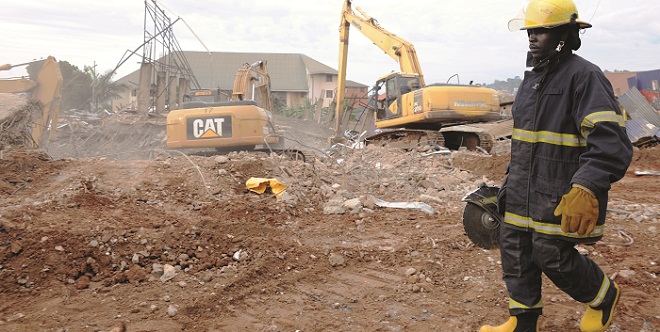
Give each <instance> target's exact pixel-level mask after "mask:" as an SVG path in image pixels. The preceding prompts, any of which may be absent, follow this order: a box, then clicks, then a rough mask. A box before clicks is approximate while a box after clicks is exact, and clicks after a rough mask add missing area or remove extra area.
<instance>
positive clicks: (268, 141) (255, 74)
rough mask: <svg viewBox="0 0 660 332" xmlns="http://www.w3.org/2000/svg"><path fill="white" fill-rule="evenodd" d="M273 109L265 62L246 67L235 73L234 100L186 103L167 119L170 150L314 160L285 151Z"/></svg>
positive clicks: (310, 155)
mask: <svg viewBox="0 0 660 332" xmlns="http://www.w3.org/2000/svg"><path fill="white" fill-rule="evenodd" d="M271 107H272V101H271V91H270V76H269V75H268V70H267V67H266V61H257V62H255V63H253V64H245V65H243V67H241V68H239V70H238V72H237V73H236V77H235V79H234V88H233V92H232V96H231V100H229V101H220V102H205V101H194V100H193V101H187V102H184V103H182V108H181V109H179V110H174V111H171V112H170V113H169V114H168V115H167V127H166V128H167V148H169V149H178V150H190V149H197V150H198V151H199V150H200V149H208V148H211V149H213V150H215V151H217V152H221V153H222V152H228V151H241V150H244V151H265V152H275V153H279V154H284V155H287V156H289V157H291V158H294V159H299V160H303V161H305V160H308V159H310V158H312V157H313V153H310V152H307V151H303V150H299V149H292V148H285V146H284V145H285V144H284V140H285V139H284V136H283V135H282V133H281V132H280V131H279V130H278V128H277V127H276V125H275V121H274V119H273V115H272V113H271ZM198 153H200V154H207V153H203V152H198Z"/></svg>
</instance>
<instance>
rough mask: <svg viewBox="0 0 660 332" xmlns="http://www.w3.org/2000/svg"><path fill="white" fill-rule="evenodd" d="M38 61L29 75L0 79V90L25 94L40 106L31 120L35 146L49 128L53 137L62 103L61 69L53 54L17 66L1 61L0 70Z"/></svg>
mask: <svg viewBox="0 0 660 332" xmlns="http://www.w3.org/2000/svg"><path fill="white" fill-rule="evenodd" d="M39 63H41V64H40V66H39V69H38V71H36V74H35V75H33V76H32V77H29V78H28V77H19V78H7V79H0V93H25V94H26V95H27V97H28V99H29V100H30V102H33V103H36V104H38V105H39V109H40V110H41V114H40V115H39V116H38V117H37V119H35V120H33V121H32V133H31V134H32V141H33V144H34V145H36V146H38V147H43V146H44V145H46V143H47V142H48V140H47V139H45V138H44V137H42V136H43V134H44V132H47V131H49V137H48V138H49V139H50V140H52V139H54V138H55V132H56V129H57V118H58V116H59V112H60V105H61V102H62V72H61V70H60V65H59V64H58V63H57V60H55V58H54V57H52V56H49V57H48V58H46V59H45V60H36V61H30V62H25V63H21V64H17V65H10V64H3V65H0V70H10V69H12V68H16V67H20V66H27V65H30V64H39Z"/></svg>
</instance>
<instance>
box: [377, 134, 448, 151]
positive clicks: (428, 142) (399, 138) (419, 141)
mask: <svg viewBox="0 0 660 332" xmlns="http://www.w3.org/2000/svg"><path fill="white" fill-rule="evenodd" d="M370 144H377V145H380V146H388V147H393V148H399V149H403V150H408V151H410V150H419V149H422V148H424V147H426V146H430V147H431V148H432V149H438V148H440V147H443V146H444V145H445V140H444V137H443V136H442V134H441V133H440V132H438V131H433V130H420V129H395V130H388V131H383V132H380V133H377V134H373V135H370V136H369V137H367V138H366V145H370Z"/></svg>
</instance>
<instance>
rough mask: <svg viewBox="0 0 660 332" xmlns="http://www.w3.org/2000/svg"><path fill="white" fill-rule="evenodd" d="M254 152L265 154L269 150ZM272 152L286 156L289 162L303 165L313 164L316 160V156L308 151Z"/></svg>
mask: <svg viewBox="0 0 660 332" xmlns="http://www.w3.org/2000/svg"><path fill="white" fill-rule="evenodd" d="M255 151H262V152H266V153H270V152H271V150H268V149H264V150H255ZM272 152H274V153H276V154H278V155H281V156H286V157H288V158H289V159H291V160H299V161H302V162H305V163H311V162H314V160H315V159H316V154H314V152H312V151H310V150H303V149H273V150H272Z"/></svg>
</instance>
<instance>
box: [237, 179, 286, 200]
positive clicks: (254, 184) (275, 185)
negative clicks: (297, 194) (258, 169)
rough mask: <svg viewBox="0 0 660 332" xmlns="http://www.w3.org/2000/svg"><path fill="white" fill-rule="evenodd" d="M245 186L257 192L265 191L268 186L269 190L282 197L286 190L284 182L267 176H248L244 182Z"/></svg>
mask: <svg viewBox="0 0 660 332" xmlns="http://www.w3.org/2000/svg"><path fill="white" fill-rule="evenodd" d="M245 187H247V189H248V190H250V191H253V192H255V193H257V194H263V193H265V192H266V189H267V188H268V187H270V189H271V191H272V192H273V194H275V197H277V198H280V197H282V195H284V191H285V190H286V184H284V183H282V182H280V181H278V180H277V179H267V178H250V179H248V180H247V182H246V183H245Z"/></svg>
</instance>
